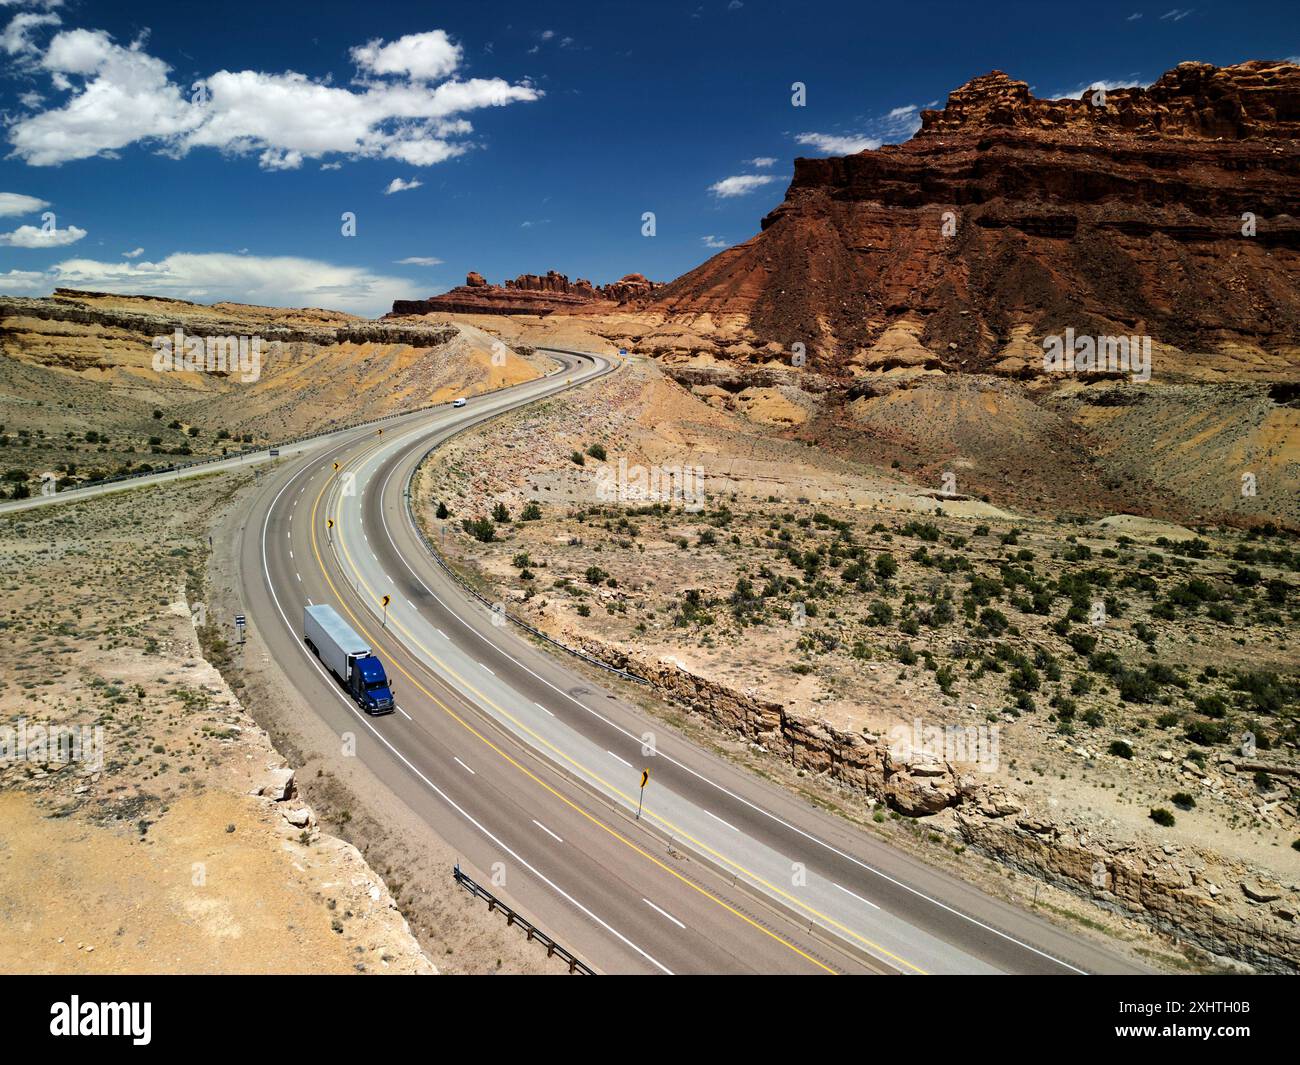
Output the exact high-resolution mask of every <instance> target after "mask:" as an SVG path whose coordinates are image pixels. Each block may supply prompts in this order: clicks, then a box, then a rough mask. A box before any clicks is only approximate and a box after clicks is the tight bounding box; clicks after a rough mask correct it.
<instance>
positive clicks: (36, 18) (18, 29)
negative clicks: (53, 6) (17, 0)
mask: <svg viewBox="0 0 1300 1065" xmlns="http://www.w3.org/2000/svg"><path fill="white" fill-rule="evenodd" d="M60 22H62V19H60V18H59V16H58V15H36V14H33V13H32V12H30V11H24V12H22V13H21V14H17V15H15V16H14V17H13V18H11V19H10V20H9V25H8V26H6V27H5V28H4V31H3V32H2V33H0V51H3V52H5V54H7V55H11V56H28V55H35V54H36V53H37V48H36V44H35V42H33V41H32V38H31V33H32V31H33V30H35V29H38V28H40V27H41V26H57V25H59V24H60Z"/></svg>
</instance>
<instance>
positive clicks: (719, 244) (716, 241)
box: [700, 233, 731, 248]
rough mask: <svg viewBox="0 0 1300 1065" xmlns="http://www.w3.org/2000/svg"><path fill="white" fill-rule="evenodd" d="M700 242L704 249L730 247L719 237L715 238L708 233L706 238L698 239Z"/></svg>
mask: <svg viewBox="0 0 1300 1065" xmlns="http://www.w3.org/2000/svg"><path fill="white" fill-rule="evenodd" d="M700 241H701V243H703V245H704V246H705V247H706V248H729V247H731V245H730V243H729V242H727V241H725V240H723V239H722V238H721V237H715V236H714V235H713V234H712V233H710V234H709V235H708V236H707V237H701V238H700Z"/></svg>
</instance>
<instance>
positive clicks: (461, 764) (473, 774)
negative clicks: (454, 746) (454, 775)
mask: <svg viewBox="0 0 1300 1065" xmlns="http://www.w3.org/2000/svg"><path fill="white" fill-rule="evenodd" d="M452 757H453V758H456V756H455V755H454V754H453V755H452ZM456 761H457V762H458V763H459V764H460V767H461V769H463V770H465V772H467V773H468V774H469V775H470V776H472V777H476V776H478V774H477V773H475V772H474V770H472V769H470V767H469V766H467V765H466V764H465V763H464V762H462V761H461V760H460V759H459V758H456Z"/></svg>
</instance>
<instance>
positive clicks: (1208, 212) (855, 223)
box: [646, 61, 1300, 378]
mask: <svg viewBox="0 0 1300 1065" xmlns="http://www.w3.org/2000/svg"><path fill="white" fill-rule="evenodd" d="M1298 216H1300V66H1296V65H1295V64H1291V63H1281V62H1264V61H1252V62H1248V63H1243V64H1240V65H1238V66H1232V67H1223V68H1218V67H1214V66H1211V65H1209V64H1205V63H1183V64H1181V65H1179V66H1178V67H1176V68H1175V69H1173V70H1171V71H1169V72H1168V73H1166V74H1164V75H1163V76H1162V77H1161V78H1160V79H1159V80H1158V81H1157V82H1156V83H1155V84H1154V85H1152V86H1150V87H1149V88H1145V89H1142V88H1133V89H1118V90H1114V91H1112V92H1110V93H1108V94H1106V95H1105V96H1104V97H1100V96H1099V97H1093V96H1090V95H1088V94H1084V96H1083V97H1082V98H1081V99H1077V100H1071V99H1067V100H1042V99H1037V98H1035V97H1033V96H1032V95H1031V94H1030V92H1029V88H1028V86H1027V85H1026V84H1025V83H1024V82H1020V81H1016V80H1014V79H1012V78H1011V77H1009V76H1008V75H1006V74H1004V73H1002V72H1000V71H995V72H993V73H990V74H986V75H984V76H982V77H978V78H975V79H974V80H972V81H971V82H969V83H967V84H966V85H964V86H962V87H961V88H959V89H957V90H956V91H955V92H953V93H952V94H951V95H950V96H949V98H948V101H947V106H945V107H944V108H943V110H941V111H926V112H923V115H922V129H921V131H920V132H919V133H918V134H917V135H916V136H915V137H913V138H912V139H911V140H910V141H908V142H907V143H905V144H899V145H887V146H885V147H882V148H880V149H879V150H876V151H865V152H862V153H860V154H857V155H852V156H848V157H846V158H831V159H798V160H796V161H795V174H794V180H793V181H792V182H791V185H790V188H789V190H788V192H787V194H786V198H785V201H784V202H783V203H782V204H781V205H780V206H779V207H777V208H776V209H775V210H774V211H773V212H772V213H771V214H769V215H768V216H767V217H766V218H765V219H763V225H762V232H761V233H760V234H759V235H758V236H756V237H754V238H753V239H751V240H750V241H748V242H747V243H744V244H741V245H739V246H737V247H734V248H729V249H727V250H726V251H724V252H722V253H721V254H719V255H717V256H715V257H714V258H712V259H710V260H709V261H708V262H706V263H704V264H703V265H701V266H700V267H698V268H697V269H695V270H692V271H691V272H690V273H688V274H686V275H684V276H683V277H681V278H678V279H677V280H676V281H674V282H672V283H670V284H668V285H666V286H664V287H663V288H662V289H660V290H658V291H657V292H655V293H654V294H653V295H652V297H651V298H650V299H649V300H648V301H647V302H646V309H647V310H650V311H655V312H660V313H663V314H667V315H670V316H676V315H700V314H710V315H713V316H715V318H726V317H728V316H741V317H742V318H743V319H744V320H745V321H746V322H747V324H748V328H749V331H750V332H751V334H752V337H751V340H752V341H753V342H754V343H756V344H764V343H773V344H775V345H777V346H779V347H780V348H781V349H782V350H785V351H788V350H789V348H790V345H791V344H792V343H795V342H801V343H803V344H805V345H806V347H807V362H808V366H809V367H810V368H813V369H817V370H821V371H823V372H826V373H831V374H838V375H844V376H847V375H850V374H853V373H855V372H859V371H861V370H864V369H872V368H878V367H881V366H884V365H895V364H897V365H931V366H933V367H936V368H943V369H947V370H966V371H971V370H982V369H987V370H995V371H997V372H1004V373H1012V374H1016V375H1022V374H1033V373H1036V372H1038V369H1039V367H1040V366H1041V353H1042V351H1041V347H1039V346H1038V340H1039V339H1040V338H1041V337H1043V336H1045V335H1052V334H1057V333H1060V332H1062V331H1063V330H1065V329H1066V328H1067V327H1073V328H1074V329H1075V330H1076V332H1078V333H1081V334H1082V333H1089V334H1094V335H1133V334H1143V335H1149V336H1151V337H1152V338H1153V340H1154V342H1155V345H1156V350H1157V360H1158V361H1157V372H1158V373H1161V372H1163V373H1165V374H1166V375H1168V374H1170V373H1176V372H1179V371H1182V370H1185V369H1188V368H1189V366H1190V364H1193V363H1195V362H1196V361H1197V360H1196V358H1195V356H1196V355H1198V354H1204V353H1217V352H1224V353H1233V354H1236V355H1240V354H1241V353H1242V352H1249V353H1250V360H1251V365H1250V366H1249V367H1247V368H1244V370H1243V367H1242V366H1241V365H1240V362H1237V363H1234V367H1233V369H1234V370H1236V371H1243V372H1248V373H1251V374H1253V375H1261V376H1265V377H1269V376H1271V377H1274V378H1280V377H1285V376H1286V375H1287V374H1288V373H1291V374H1293V373H1294V362H1295V358H1296V355H1297V352H1298V351H1300V286H1297V284H1296V282H1297V279H1298V278H1300V221H1298V220H1297V218H1298ZM902 349H905V350H902ZM900 350H901V352H902V353H901V355H900ZM1035 356H1037V359H1035ZM900 358H902V361H901V362H899V359H900ZM1036 362H1037V364H1038V365H1037V366H1036Z"/></svg>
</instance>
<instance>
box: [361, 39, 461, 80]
mask: <svg viewBox="0 0 1300 1065" xmlns="http://www.w3.org/2000/svg"><path fill="white" fill-rule="evenodd" d="M351 54H352V61H353V62H354V63H356V65H357V66H358V67H360V68H361V69H362V70H367V71H369V72H370V73H372V74H404V75H406V76H407V77H409V78H411V79H412V80H414V81H441V80H442V79H443V78H445V77H447V76H448V75H450V74H451V73H452V72H453V71H455V70H456V68H457V67H459V66H460V61H461V56H462V52H461V48H460V45H458V44H456V43H455V42H453V41H452V39H451V38H450V37H448V36H447V34H446V31H444V30H430V31H429V32H428V33H412V34H408V35H407V36H405V37H399V38H398V39H397V40H395V41H393V42H392V43H391V44H385V43H384V42H383V41H382V40H379V39H378V38H376V39H375V40H373V41H371V42H370V43H369V44H363V45H360V46H358V47H356V48H353V49H352V53H351Z"/></svg>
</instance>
